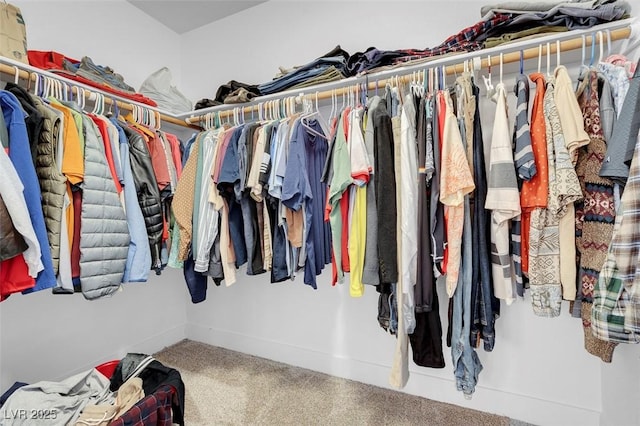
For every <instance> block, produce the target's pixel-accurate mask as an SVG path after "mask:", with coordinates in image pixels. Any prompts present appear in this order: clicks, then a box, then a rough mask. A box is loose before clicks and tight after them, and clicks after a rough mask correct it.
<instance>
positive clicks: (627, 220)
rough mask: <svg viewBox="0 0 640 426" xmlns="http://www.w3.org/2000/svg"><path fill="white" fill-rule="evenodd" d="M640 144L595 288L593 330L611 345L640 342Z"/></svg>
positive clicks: (592, 316) (595, 334) (592, 315)
mask: <svg viewBox="0 0 640 426" xmlns="http://www.w3.org/2000/svg"><path fill="white" fill-rule="evenodd" d="M639 156H640V143H636V146H635V153H634V156H633V160H632V161H631V167H630V173H629V179H628V181H627V185H626V186H625V190H624V193H623V194H622V199H621V213H620V214H618V216H617V218H616V223H615V227H614V230H613V239H612V241H611V246H610V247H609V252H608V253H607V260H606V262H605V264H604V267H603V269H602V270H601V271H600V277H599V279H598V282H597V284H596V287H595V289H594V300H593V308H592V311H591V329H592V331H593V334H594V336H596V337H598V338H600V339H602V340H608V341H611V342H621V343H640V282H638V280H640V276H638V275H637V268H638V262H639V261H640V157H639Z"/></svg>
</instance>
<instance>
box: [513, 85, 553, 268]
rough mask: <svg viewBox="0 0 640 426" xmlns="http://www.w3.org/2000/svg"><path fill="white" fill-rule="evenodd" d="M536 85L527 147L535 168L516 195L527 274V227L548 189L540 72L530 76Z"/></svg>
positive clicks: (542, 205)
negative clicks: (519, 207)
mask: <svg viewBox="0 0 640 426" xmlns="http://www.w3.org/2000/svg"><path fill="white" fill-rule="evenodd" d="M530 78H531V80H532V81H533V82H534V83H535V84H536V94H535V97H534V98H533V107H532V110H531V147H532V149H533V158H534V162H535V166H536V174H535V175H534V176H533V177H532V178H531V179H530V180H528V181H525V182H523V184H522V190H521V192H520V205H521V207H522V227H521V241H522V243H521V244H522V245H521V248H522V272H523V273H525V274H526V273H528V272H529V231H530V228H531V212H532V211H533V210H534V209H536V208H540V209H542V208H545V207H547V196H548V189H549V182H548V180H549V172H548V168H549V165H548V164H549V163H548V161H547V141H546V136H545V132H546V130H545V124H544V113H543V102H544V92H545V81H544V76H543V75H542V74H540V73H534V74H531V75H530Z"/></svg>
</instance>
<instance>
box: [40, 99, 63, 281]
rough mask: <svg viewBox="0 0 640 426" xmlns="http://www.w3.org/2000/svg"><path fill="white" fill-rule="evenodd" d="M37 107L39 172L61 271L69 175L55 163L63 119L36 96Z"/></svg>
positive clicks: (49, 234)
mask: <svg viewBox="0 0 640 426" xmlns="http://www.w3.org/2000/svg"><path fill="white" fill-rule="evenodd" d="M33 101H34V103H35V105H36V108H37V109H38V111H39V112H40V114H41V115H42V117H43V123H42V129H41V131H40V135H39V136H38V145H37V147H36V155H37V156H36V174H37V175H38V181H39V182H40V191H41V192H42V211H43V212H44V223H45V225H46V226H47V237H48V239H49V246H50V247H51V258H52V260H53V272H54V273H55V274H56V275H57V274H58V264H59V261H60V227H61V221H62V208H63V205H64V193H65V192H66V190H67V184H66V182H67V178H66V177H65V176H64V175H63V174H62V173H61V172H60V171H59V169H58V166H57V164H56V151H57V149H58V135H59V129H60V126H61V125H62V123H61V122H60V119H59V118H58V116H57V114H56V113H55V112H53V111H51V110H50V109H49V107H47V106H45V105H44V104H43V102H42V101H41V100H40V99H38V98H35V97H34V98H33Z"/></svg>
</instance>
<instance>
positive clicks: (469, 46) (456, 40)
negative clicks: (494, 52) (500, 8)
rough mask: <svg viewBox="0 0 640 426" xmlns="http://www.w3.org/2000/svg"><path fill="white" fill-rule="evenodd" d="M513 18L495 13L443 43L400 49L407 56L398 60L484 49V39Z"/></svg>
mask: <svg viewBox="0 0 640 426" xmlns="http://www.w3.org/2000/svg"><path fill="white" fill-rule="evenodd" d="M512 19H513V15H511V14H509V13H494V15H493V16H492V17H491V18H489V19H487V20H482V21H480V22H478V23H476V24H474V25H472V26H470V27H468V28H465V29H463V30H462V31H460V32H459V33H458V34H455V35H452V36H451V37H449V38H448V39H446V40H445V41H444V42H443V43H442V44H440V45H439V46H437V47H434V48H431V49H424V50H417V49H408V50H399V52H402V53H404V54H405V55H407V56H403V57H402V58H398V59H397V60H396V63H397V62H406V61H412V60H415V59H422V58H426V57H430V56H437V55H443V54H445V53H452V52H472V51H474V50H479V49H482V47H483V43H484V40H485V38H486V36H487V35H488V34H489V33H492V32H494V31H495V30H496V29H497V28H499V27H500V26H502V25H504V24H506V23H507V22H509V21H511V20H512Z"/></svg>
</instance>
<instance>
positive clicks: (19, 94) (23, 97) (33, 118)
mask: <svg viewBox="0 0 640 426" xmlns="http://www.w3.org/2000/svg"><path fill="white" fill-rule="evenodd" d="M4 89H5V90H6V91H8V92H11V93H13V94H14V95H15V96H16V98H17V99H18V102H20V105H21V106H22V109H24V112H26V113H27V116H26V117H25V118H24V123H25V125H26V126H27V136H28V137H29V147H30V149H31V157H32V158H33V161H34V165H35V161H36V154H37V151H36V150H37V147H38V142H39V135H40V131H41V130H42V125H43V120H44V118H43V117H42V115H41V114H40V111H39V110H38V108H37V106H36V103H35V102H34V99H35V97H34V96H32V95H31V94H29V92H27V91H26V90H25V89H24V88H22V87H20V86H18V85H17V84H14V83H11V82H8V83H7V85H6V87H5V88H4Z"/></svg>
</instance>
